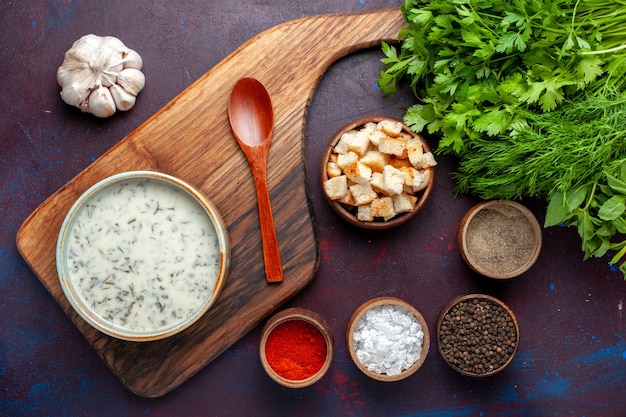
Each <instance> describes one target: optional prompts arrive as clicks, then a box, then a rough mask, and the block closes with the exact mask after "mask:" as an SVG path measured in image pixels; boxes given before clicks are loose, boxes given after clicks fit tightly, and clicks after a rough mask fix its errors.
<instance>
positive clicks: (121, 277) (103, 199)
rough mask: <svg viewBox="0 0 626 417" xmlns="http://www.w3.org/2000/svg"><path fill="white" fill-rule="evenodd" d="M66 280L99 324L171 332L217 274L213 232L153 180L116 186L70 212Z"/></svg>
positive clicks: (197, 208) (180, 197)
mask: <svg viewBox="0 0 626 417" xmlns="http://www.w3.org/2000/svg"><path fill="white" fill-rule="evenodd" d="M70 236H71V238H70V239H69V244H68V252H67V261H68V265H69V268H68V269H69V272H68V274H69V276H68V277H67V278H68V280H69V281H70V282H72V283H73V285H74V286H75V287H76V288H77V291H78V292H79V296H80V297H81V298H82V301H83V302H84V304H85V305H87V306H89V307H90V308H91V309H92V310H93V311H94V312H95V313H96V314H97V315H98V316H100V318H102V319H103V320H105V321H108V322H110V323H112V324H113V325H116V326H120V327H123V328H125V329H129V330H132V331H138V332H152V331H156V330H164V329H170V328H173V327H176V326H177V325H179V324H181V323H182V322H184V321H185V320H187V319H189V318H190V317H192V316H193V315H194V314H197V313H198V312H199V311H200V310H201V309H202V307H203V306H204V305H205V303H206V302H207V301H208V300H209V299H210V298H211V294H212V293H213V289H214V288H215V285H216V281H217V277H218V273H219V268H220V250H219V246H218V239H217V236H216V232H215V228H214V226H213V223H212V222H211V219H210V218H209V216H208V214H207V212H206V211H205V210H204V208H203V207H202V205H201V204H200V203H199V202H198V201H197V200H195V199H194V198H193V197H191V196H190V195H188V194H186V193H185V192H184V191H182V190H180V189H178V188H176V187H174V186H172V185H169V184H167V183H162V182H160V181H154V180H153V181H151V180H145V179H135V180H128V181H123V182H120V183H117V184H113V185H112V186H110V187H108V188H107V189H104V190H103V191H101V192H100V193H98V194H96V195H95V196H94V197H92V198H91V199H90V200H89V201H88V202H87V204H86V205H85V206H84V207H83V208H82V209H81V210H80V211H79V212H78V213H77V214H76V218H75V221H74V223H73V225H72V229H71V232H70Z"/></svg>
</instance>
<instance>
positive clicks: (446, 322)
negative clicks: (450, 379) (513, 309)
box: [439, 298, 517, 376]
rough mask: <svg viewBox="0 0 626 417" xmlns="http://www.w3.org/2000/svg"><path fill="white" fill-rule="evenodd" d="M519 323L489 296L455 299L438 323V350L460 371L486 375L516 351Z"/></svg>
mask: <svg viewBox="0 0 626 417" xmlns="http://www.w3.org/2000/svg"><path fill="white" fill-rule="evenodd" d="M516 345H517V333H516V326H515V323H514V321H513V318H512V317H511V315H510V314H509V312H508V311H507V310H506V309H505V308H503V307H502V306H501V305H499V304H497V303H496V302H494V301H492V300H490V299H488V298H474V299H466V300H462V301H460V302H458V303H456V304H455V305H454V306H453V307H452V308H450V310H449V312H448V313H447V314H445V315H444V316H443V317H442V318H441V321H440V325H439V351H440V352H441V354H442V356H443V357H444V359H445V360H446V361H447V362H448V363H449V364H450V365H451V366H452V367H453V368H455V369H457V370H458V371H460V372H461V373H468V374H476V375H479V376H480V375H485V374H491V373H494V371H498V370H499V369H500V368H502V367H503V366H505V365H506V364H507V362H508V361H509V359H510V357H511V356H512V355H513V354H514V353H515V347H516Z"/></svg>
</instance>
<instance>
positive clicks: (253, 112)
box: [228, 78, 283, 282]
mask: <svg viewBox="0 0 626 417" xmlns="http://www.w3.org/2000/svg"><path fill="white" fill-rule="evenodd" d="M228 120H229V121H230V126H231V129H232V131H233V135H234V136H235V139H236V140H237V143H238V144H239V147H240V148H241V150H242V151H243V153H244V155H245V156H246V159H247V160H248V164H249V165H250V169H251V170H252V177H253V179H254V185H255V189H256V194H257V204H258V207H259V222H260V224H261V241H262V244H263V260H264V263H265V276H266V279H267V281H268V282H281V281H282V280H283V267H282V263H281V260H280V251H279V248H278V238H277V237H276V228H275V226H274V216H273V214H272V206H271V203H270V195H269V187H268V184H267V156H268V152H269V148H270V143H271V141H272V134H273V133H274V110H273V108H272V100H271V99H270V96H269V93H268V92H267V90H266V89H265V87H264V86H263V84H261V83H260V82H259V81H258V80H256V79H254V78H242V79H240V80H239V81H237V83H236V84H235V87H234V88H233V90H232V92H231V94H230V97H229V99H228Z"/></svg>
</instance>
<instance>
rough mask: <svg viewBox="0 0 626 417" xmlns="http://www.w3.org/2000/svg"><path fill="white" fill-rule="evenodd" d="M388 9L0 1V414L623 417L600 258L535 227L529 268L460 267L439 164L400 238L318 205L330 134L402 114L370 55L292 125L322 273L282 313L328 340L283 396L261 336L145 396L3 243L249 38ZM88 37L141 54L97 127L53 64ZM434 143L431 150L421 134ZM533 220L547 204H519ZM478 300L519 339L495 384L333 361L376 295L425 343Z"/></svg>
mask: <svg viewBox="0 0 626 417" xmlns="http://www.w3.org/2000/svg"><path fill="white" fill-rule="evenodd" d="M400 3H401V2H400V1H391V0H350V1H330V0H318V1H299V0H297V1H282V0H266V1H258V0H257V1H247V0H246V1H243V0H242V1H189V0H183V1H177V2H166V1H135V2H103V1H83V2H72V1H67V0H58V1H54V0H50V1H46V2H20V1H14V2H3V4H2V6H0V10H1V18H2V21H1V24H2V31H1V32H0V57H1V58H0V68H1V71H2V82H1V85H2V93H1V94H0V111H1V113H2V114H3V115H4V116H2V118H0V128H1V130H0V132H1V136H0V137H1V142H0V144H1V145H0V219H1V221H2V225H1V227H0V243H1V246H0V385H1V391H0V415H6V416H100V415H102V416H118V417H124V416H137V415H149V416H172V415H185V416H196V415H197V416H252V415H254V416H264V415H268V416H274V415H275V416H278V415H281V416H283V415H296V414H297V415H302V416H304V415H311V416H331V415H337V416H409V415H411V416H413V415H416V416H433V417H434V416H447V415H451V416H496V415H498V416H499V415H502V416H624V415H626V391H625V389H626V340H625V339H624V336H625V334H626V328H625V323H624V318H623V307H622V306H623V301H624V299H626V283H625V282H624V280H623V277H622V275H621V274H620V273H619V272H615V271H611V270H610V269H609V267H608V266H607V260H608V258H604V259H593V260H588V261H584V262H583V261H582V253H581V251H580V241H579V239H578V237H577V234H576V233H575V231H574V230H571V229H565V228H550V229H544V231H543V238H544V242H543V250H542V253H541V255H540V257H539V260H538V262H537V263H536V264H535V266H534V267H533V268H532V269H531V270H530V271H529V272H527V273H526V274H524V275H523V276H521V277H518V278H516V279H513V280H510V281H507V282H499V283H496V282H493V281H491V280H488V279H485V278H481V277H479V276H477V275H475V274H474V273H472V272H471V271H470V270H469V268H468V267H467V266H466V265H465V264H464V263H463V260H462V258H461V256H460V255H459V251H458V247H457V243H456V232H457V229H458V224H459V221H460V219H461V217H462V216H463V214H464V213H465V211H467V210H468V209H469V208H470V207H471V206H472V205H473V204H475V203H477V202H478V200H476V199H475V198H473V197H471V196H455V195H454V192H453V188H454V183H453V181H452V179H451V177H450V176H449V173H450V172H452V171H453V170H454V168H455V163H454V160H452V159H451V158H449V157H444V156H438V160H439V162H440V163H439V166H438V167H437V181H436V188H435V191H434V193H433V195H432V196H431V199H430V201H429V202H428V204H427V205H426V207H425V209H424V210H423V212H421V213H420V214H419V215H418V216H417V218H416V219H415V220H414V221H413V222H412V223H411V224H409V225H407V226H406V227H402V228H399V229H396V230H392V231H387V232H382V233H365V232H363V231H360V230H356V229H354V228H353V227H350V226H348V225H347V224H345V223H342V221H341V220H340V219H338V218H337V217H336V216H335V215H334V213H333V212H332V211H331V210H330V208H329V207H328V206H327V205H326V203H325V201H324V199H323V198H322V196H321V190H320V186H319V184H318V174H317V172H318V165H319V163H318V160H319V158H320V155H321V152H322V149H323V147H324V145H325V143H326V142H327V140H328V139H329V137H330V136H331V135H332V134H333V133H334V132H335V131H336V130H337V129H338V128H339V127H341V126H342V125H344V124H346V123H347V122H348V121H350V120H352V119H354V118H357V117H359V116H363V115H368V114H384V115H387V116H390V117H395V118H401V117H402V115H403V114H404V111H405V110H406V108H407V107H408V106H409V105H410V104H412V103H413V98H412V96H411V94H410V92H409V91H408V89H403V90H402V91H400V92H399V93H398V94H397V95H396V96H393V97H391V98H389V99H384V98H382V97H381V95H380V91H379V90H378V88H377V86H376V81H377V74H378V71H380V70H381V64H380V58H381V57H382V53H381V52H380V50H379V48H372V49H370V50H365V51H359V52H357V53H354V54H352V55H349V56H347V57H345V58H342V59H341V60H339V61H337V62H336V63H335V64H334V65H332V66H331V67H330V68H329V70H328V71H327V73H326V74H325V75H324V77H323V78H322V79H321V80H320V83H319V86H318V89H317V91H316V94H315V96H314V98H313V101H312V103H311V106H310V114H309V120H308V124H307V127H306V145H305V146H306V160H307V166H308V168H307V169H308V175H309V178H308V181H309V186H310V197H311V202H312V210H313V214H314V217H315V220H316V224H317V232H318V239H319V247H320V266H319V270H318V272H317V274H316V276H315V278H314V280H313V281H312V283H311V284H310V285H309V286H308V287H307V288H305V289H304V290H303V291H302V292H301V293H300V294H298V295H297V296H296V297H295V298H293V299H291V300H290V301H289V302H288V303H287V304H286V305H285V306H283V307H282V308H286V307H293V306H297V307H304V308H309V309H311V310H314V311H316V312H317V313H319V314H320V315H322V316H323V317H324V318H325V319H326V320H327V321H328V322H329V323H330V325H331V327H332V330H333V332H334V334H335V339H336V342H337V343H336V355H335V359H334V361H333V363H332V366H331V369H330V371H329V373H328V374H327V375H326V376H325V377H324V378H323V379H322V380H321V381H319V382H318V383H317V384H315V385H313V386H312V387H309V388H305V389H300V390H289V389H287V388H283V387H281V386H279V385H277V384H276V383H274V382H273V381H272V380H270V379H269V377H268V376H267V375H266V374H265V373H264V371H263V369H262V368H261V364H260V362H259V359H258V341H259V330H260V329H259V328H256V329H254V330H253V331H252V332H250V333H249V334H248V335H246V336H245V337H244V338H243V339H241V340H240V341H239V342H238V343H236V344H235V345H233V346H232V347H231V348H230V349H229V350H227V351H226V352H225V353H224V354H222V355H221V356H220V357H218V358H217V359H216V360H215V361H213V362H212V363H210V364H209V365H208V366H206V367H205V368H203V369H202V370H201V371H200V372H199V373H197V374H196V375H194V376H193V377H192V378H191V379H189V380H188V381H187V382H186V383H184V384H183V385H182V386H180V387H179V388H177V389H175V390H174V391H172V392H170V393H168V394H167V395H165V396H163V397H161V398H156V399H146V398H141V397H138V396H136V395H135V394H133V393H131V392H130V391H129V390H127V389H126V388H125V387H124V386H123V385H122V384H121V383H120V382H119V381H118V379H117V378H116V376H115V375H114V374H113V373H112V372H111V371H110V370H109V369H108V368H107V367H106V366H105V364H104V363H103V362H102V361H101V360H100V358H99V357H98V356H97V355H96V353H95V351H94V350H93V349H92V348H91V346H90V345H89V344H88V343H87V342H86V340H85V339H84V338H83V336H82V335H81V334H80V333H79V331H78V330H77V329H76V328H75V327H74V325H73V324H72V322H71V321H70V320H69V319H68V318H67V317H66V316H65V314H64V313H63V312H62V310H61V308H60V307H59V306H58V305H57V304H56V302H55V301H54V300H53V299H52V297H51V296H50V294H49V293H48V292H47V291H46V289H45V288H44V287H43V286H42V284H41V283H40V281H39V280H38V278H37V277H36V276H35V274H34V273H33V272H32V271H31V270H30V269H29V267H28V266H27V265H26V263H25V262H24V261H23V259H22V258H21V256H20V255H19V253H18V251H17V249H16V245H15V237H16V233H17V230H18V228H19V226H20V225H21V223H22V222H23V221H24V219H25V218H26V217H27V216H28V214H29V213H31V212H32V211H33V210H34V209H35V208H36V207H37V206H38V205H39V204H40V203H41V202H42V201H43V200H45V199H46V198H47V197H48V196H50V195H51V194H53V193H54V192H55V191H56V190H57V189H58V188H60V187H61V186H63V185H64V184H65V183H66V182H68V181H69V180H71V179H72V178H73V177H74V176H75V175H76V174H78V173H79V172H80V171H81V170H83V169H84V168H85V167H87V166H88V165H89V164H90V163H92V162H93V161H94V160H95V159H96V158H98V157H99V156H100V155H102V154H103V153H104V152H105V151H106V150H107V149H109V148H110V147H111V146H113V145H114V144H115V143H117V142H118V141H120V140H121V139H123V138H124V137H125V136H126V135H127V134H128V133H129V132H131V131H132V130H133V129H135V128H136V127H138V126H139V125H140V124H141V123H142V122H143V121H145V120H146V119H147V118H148V117H149V116H150V115H152V114H153V113H154V112H156V111H157V110H159V109H160V108H161V107H163V106H164V105H165V104H167V103H168V102H169V101H170V100H171V99H172V98H174V97H175V96H176V95H177V94H178V93H179V92H181V91H182V90H183V89H184V88H185V87H187V86H188V85H189V84H191V83H192V82H193V81H194V80H195V79H197V78H198V77H200V76H201V75H202V74H203V73H205V72H206V71H207V70H209V69H210V68H212V67H213V66H214V65H216V64H217V63H218V62H220V61H221V60H222V59H224V58H225V57H226V56H227V55H228V54H229V53H230V52H232V51H233V50H234V49H236V48H237V47H238V46H240V45H241V44H242V43H244V42H245V41H246V40H248V39H249V38H251V37H253V36H255V35H256V34H258V33H260V32H262V31H263V30H265V29H269V28H271V27H273V26H275V25H278V24H280V23H283V22H287V21H290V20H293V19H297V18H302V17H306V16H311V15H316V14H326V13H338V12H363V11H367V10H374V9H380V8H386V7H399V5H400ZM87 33H95V34H100V35H105V34H106V35H114V36H117V37H119V38H120V39H122V40H123V41H124V42H125V43H126V44H127V45H128V46H129V47H131V48H134V49H136V50H137V51H138V52H139V53H140V54H141V55H142V57H143V59H144V64H145V68H144V72H145V74H146V78H147V85H146V87H145V89H144V90H143V91H142V92H141V93H140V95H139V99H138V101H137V104H136V106H135V107H134V108H133V109H132V110H131V111H129V112H127V113H123V114H118V115H115V116H114V117H112V118H110V119H106V120H98V119H95V118H93V117H89V116H87V115H84V114H81V113H80V112H79V111H74V110H75V109H72V108H70V107H69V106H67V105H65V104H64V103H63V102H62V101H61V99H60V98H59V91H60V89H59V87H58V85H57V83H56V77H55V73H56V69H57V67H58V66H59V65H60V63H61V61H62V58H63V53H64V52H65V51H66V50H67V49H68V48H69V47H70V46H71V44H72V43H73V42H74V41H75V40H76V39H78V38H79V37H81V36H82V35H85V34H87ZM429 140H430V143H431V146H434V145H436V143H435V142H434V141H433V140H432V138H430V139H429ZM524 203H525V204H526V205H527V206H528V207H529V208H531V210H533V212H534V213H535V214H536V216H537V218H538V220H539V221H540V222H543V218H544V211H545V203H543V202H539V201H526V202H524ZM471 292H482V293H487V294H491V295H494V296H496V297H499V298H500V299H502V300H503V301H505V302H506V303H507V304H508V305H509V306H510V307H511V309H512V310H513V311H514V313H515V314H516V316H517V319H518V321H519V325H520V328H521V343H520V346H519V350H518V353H517V355H516V356H515V358H514V360H513V362H512V364H511V365H510V366H509V367H508V368H507V369H506V370H505V371H504V372H502V373H500V374H497V375H495V376H493V377H489V378H483V379H468V378H465V377H462V376H461V375H459V374H457V373H455V372H454V371H453V370H452V369H451V368H449V367H448V366H447V365H446V364H445V363H444V361H443V360H442V358H441V356H440V355H439V353H438V351H437V344H436V341H435V342H434V343H432V344H431V348H430V352H429V355H428V357H427V360H426V362H425V364H424V366H423V367H422V368H421V369H420V370H419V371H418V372H417V373H416V374H415V375H413V376H412V377H410V378H409V379H406V380H404V381H401V382H396V383H382V382H376V381H373V380H370V379H368V378H367V377H365V376H364V375H362V374H361V373H360V372H359V371H358V370H357V368H356V366H354V364H353V363H352V362H351V360H350V357H349V355H348V353H347V351H346V342H345V337H344V334H345V328H346V325H347V322H348V319H349V317H350V315H351V314H352V312H353V311H354V310H355V309H356V308H357V307H358V305H360V304H361V303H362V302H364V301H366V300H367V299H370V298H372V297H375V296H380V295H393V296H396V297H400V298H403V299H405V300H407V301H409V302H410V303H411V304H413V305H414V306H415V307H416V308H417V309H418V310H420V311H421V313H422V314H423V315H424V317H425V318H426V321H427V322H428V325H429V326H430V329H431V334H434V328H435V322H436V318H437V315H438V313H439V311H440V310H441V309H442V307H443V306H444V305H445V304H446V303H447V302H448V301H449V300H451V299H452V298H454V297H455V296H458V295H462V294H466V293H471Z"/></svg>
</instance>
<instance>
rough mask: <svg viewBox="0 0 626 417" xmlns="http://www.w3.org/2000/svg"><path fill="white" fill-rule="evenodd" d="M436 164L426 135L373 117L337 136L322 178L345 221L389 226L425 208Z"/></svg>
mask: <svg viewBox="0 0 626 417" xmlns="http://www.w3.org/2000/svg"><path fill="white" fill-rule="evenodd" d="M436 165H437V162H436V160H435V157H434V155H433V153H432V152H431V150H430V147H429V146H428V144H427V143H426V141H425V140H424V138H423V137H422V136H421V135H419V134H417V133H414V132H412V131H411V129H409V128H408V127H407V126H406V125H404V124H403V123H402V122H400V121H398V120H395V119H393V118H389V117H384V116H370V117H364V118H361V119H358V120H355V121H353V122H351V123H349V124H347V125H346V126H344V127H342V128H341V129H339V130H338V131H337V133H335V134H334V135H333V137H332V138H331V140H330V141H329V142H328V145H327V146H326V149H325V150H324V153H323V155H322V161H321V165H320V180H321V183H322V191H323V193H324V196H325V197H326V200H327V201H328V203H329V204H330V206H331V208H332V209H333V210H334V211H335V212H336V213H337V214H338V215H339V216H340V217H341V218H342V219H344V220H346V221H347V222H348V223H351V224H353V225H355V226H357V227H361V228H364V229H372V230H373V229H389V228H392V227H396V226H398V225H400V224H403V223H406V222H407V221H409V220H411V219H412V218H413V217H414V216H415V215H416V214H417V213H418V212H419V211H420V210H421V209H422V207H423V206H424V204H425V203H426V201H427V200H428V197H429V196H430V193H431V192H432V189H433V184H434V179H435V169H434V168H435V166H436Z"/></svg>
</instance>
